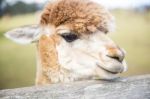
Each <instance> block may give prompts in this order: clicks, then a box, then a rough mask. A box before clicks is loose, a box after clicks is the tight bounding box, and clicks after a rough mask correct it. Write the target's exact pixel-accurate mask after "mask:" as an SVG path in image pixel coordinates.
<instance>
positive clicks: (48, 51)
mask: <svg viewBox="0 0 150 99" xmlns="http://www.w3.org/2000/svg"><path fill="white" fill-rule="evenodd" d="M59 41H60V40H59V36H56V35H52V36H51V37H48V36H46V35H43V36H42V37H41V38H40V40H39V43H38V49H39V50H38V53H39V57H40V61H41V66H42V67H41V68H42V71H41V74H39V76H38V78H37V79H38V80H37V84H45V83H51V79H50V78H49V74H48V73H52V74H55V72H58V71H59V69H60V66H59V64H58V56H57V52H56V44H58V43H59Z"/></svg>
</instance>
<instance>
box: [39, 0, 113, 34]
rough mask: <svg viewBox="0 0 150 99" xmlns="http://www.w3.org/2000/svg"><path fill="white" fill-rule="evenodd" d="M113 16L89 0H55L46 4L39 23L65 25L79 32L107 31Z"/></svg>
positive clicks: (110, 26) (109, 28) (56, 25)
mask: <svg viewBox="0 0 150 99" xmlns="http://www.w3.org/2000/svg"><path fill="white" fill-rule="evenodd" d="M112 23H113V17H112V16H111V14H110V13H109V12H108V11H107V10H106V9H105V8H104V7H103V6H101V5H99V4H96V3H94V2H92V1H89V0H82V1H81V0H55V1H53V2H50V3H49V4H47V5H46V7H45V8H44V10H43V13H42V16H41V21H40V24H41V25H48V24H51V25H54V26H55V27H58V26H60V25H67V26H68V27H69V28H70V30H71V31H74V32H76V33H79V34H83V33H84V34H89V33H94V32H96V31H97V30H99V31H101V32H104V33H107V32H110V30H111V28H112Z"/></svg>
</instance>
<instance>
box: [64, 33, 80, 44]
mask: <svg viewBox="0 0 150 99" xmlns="http://www.w3.org/2000/svg"><path fill="white" fill-rule="evenodd" d="M61 37H62V38H64V39H65V40H66V41H67V42H73V41H75V40H76V39H78V36H77V35H76V34H73V33H64V34H62V35H61Z"/></svg>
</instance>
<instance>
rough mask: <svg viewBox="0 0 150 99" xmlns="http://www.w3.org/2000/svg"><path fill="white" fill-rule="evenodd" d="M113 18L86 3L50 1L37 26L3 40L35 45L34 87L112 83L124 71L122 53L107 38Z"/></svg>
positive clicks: (86, 0) (15, 31) (85, 0)
mask: <svg viewBox="0 0 150 99" xmlns="http://www.w3.org/2000/svg"><path fill="white" fill-rule="evenodd" d="M114 27H115V24H114V18H113V16H112V15H111V14H110V13H109V11H107V10H106V9H105V8H104V7H103V6H101V5H99V4H97V3H95V2H92V1H90V0H53V1H51V2H49V3H48V4H47V5H46V6H45V8H44V10H43V12H42V14H41V18H40V22H39V24H37V25H28V26H23V27H18V28H16V29H13V30H11V31H8V32H7V33H6V34H5V36H6V37H7V38H9V39H11V40H13V41H15V42H17V43H20V44H28V43H36V46H37V72H36V85H45V84H52V83H60V82H62V83H66V82H73V81H79V80H89V79H114V78H116V77H118V74H120V73H122V72H125V71H126V70H127V66H126V62H125V59H124V57H125V52H124V50H123V49H122V48H120V47H119V46H117V45H116V44H115V43H114V42H113V41H112V40H111V39H110V38H109V37H108V36H107V33H108V32H111V31H112V30H113V29H114Z"/></svg>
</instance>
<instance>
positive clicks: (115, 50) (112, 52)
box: [106, 47, 125, 62]
mask: <svg viewBox="0 0 150 99" xmlns="http://www.w3.org/2000/svg"><path fill="white" fill-rule="evenodd" d="M107 51H108V53H107V55H106V56H107V57H109V58H112V59H115V60H117V61H119V62H122V61H123V59H124V57H125V51H124V50H123V49H121V48H120V47H108V48H107Z"/></svg>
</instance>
